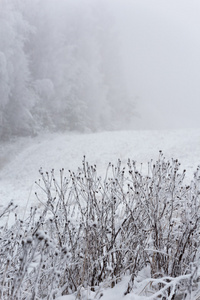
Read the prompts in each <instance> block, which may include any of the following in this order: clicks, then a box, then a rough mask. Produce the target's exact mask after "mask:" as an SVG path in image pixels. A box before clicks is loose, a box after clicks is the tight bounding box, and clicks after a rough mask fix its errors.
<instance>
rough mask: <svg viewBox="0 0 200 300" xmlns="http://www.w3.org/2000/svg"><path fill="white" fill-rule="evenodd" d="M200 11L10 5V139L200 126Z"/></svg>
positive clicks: (2, 80)
mask: <svg viewBox="0 0 200 300" xmlns="http://www.w3.org/2000/svg"><path fill="white" fill-rule="evenodd" d="M199 15H200V4H199V1H197V0H193V1H192V2H191V1H190V2H189V0H162V1H160V0H126V1H124V0H115V1H114V0H110V1H106V0H77V1H72V0H59V1H57V0H37V1H36V0H35V1H32V0H26V1H24V0H17V1H14V0H0V137H1V138H7V137H9V136H11V135H30V134H31V135H35V134H38V133H40V132H41V131H42V130H46V129H47V130H53V131H56V130H68V131H69V130H78V131H83V132H88V131H89V132H90V131H99V130H119V129H129V128H130V129H168V128H169V129H172V128H174V129H176V128H188V127H199V108H200V101H199V99H200V85H199V82H200V59H199V53H200V39H199V31H200V18H199Z"/></svg>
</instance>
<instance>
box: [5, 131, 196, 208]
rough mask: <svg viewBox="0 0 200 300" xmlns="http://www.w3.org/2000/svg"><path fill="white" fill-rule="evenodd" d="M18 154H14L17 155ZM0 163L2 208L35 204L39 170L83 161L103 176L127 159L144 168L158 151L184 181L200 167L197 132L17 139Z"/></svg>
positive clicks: (121, 133) (50, 135) (56, 135)
mask: <svg viewBox="0 0 200 300" xmlns="http://www.w3.org/2000/svg"><path fill="white" fill-rule="evenodd" d="M15 149H16V152H15ZM1 150H2V153H3V154H2V157H1V163H0V205H5V204H6V203H8V202H9V201H10V200H11V199H13V200H14V201H15V203H16V204H18V205H19V206H20V207H25V206H26V203H27V201H28V199H29V204H30V203H32V202H36V200H35V195H34V192H35V190H36V185H35V184H34V182H35V180H37V179H38V178H39V174H38V170H39V168H40V167H42V168H43V169H44V170H45V171H46V170H47V171H50V170H51V169H52V168H54V169H55V171H56V172H59V169H60V168H65V169H66V170H68V169H71V170H74V171H76V169H77V167H78V166H81V162H82V158H83V155H86V159H87V160H88V161H89V163H91V164H93V163H95V164H97V170H98V172H99V173H100V174H102V175H103V174H104V170H105V167H106V166H107V164H108V163H109V161H111V162H113V163H115V162H116V161H117V159H118V158H120V159H121V160H122V163H124V164H125V163H126V161H127V159H128V158H131V159H133V160H136V161H137V162H138V163H141V162H142V163H144V167H145V166H146V164H147V162H148V161H149V160H150V159H157V157H158V152H159V150H162V151H163V153H164V155H165V157H166V158H167V159H170V158H172V157H173V158H178V159H179V161H180V162H181V164H182V168H184V169H186V170H187V178H188V179H189V180H190V179H192V175H193V172H194V171H195V169H196V167H197V165H198V164H200V129H191V130H178V131H121V132H103V133H95V134H93V133H92V134H76V133H66V134H58V133H57V134H44V135H41V136H39V137H36V138H33V139H28V138H27V139H19V140H18V141H16V142H15V143H13V144H12V145H9V146H8V145H6V144H4V145H2V149H1Z"/></svg>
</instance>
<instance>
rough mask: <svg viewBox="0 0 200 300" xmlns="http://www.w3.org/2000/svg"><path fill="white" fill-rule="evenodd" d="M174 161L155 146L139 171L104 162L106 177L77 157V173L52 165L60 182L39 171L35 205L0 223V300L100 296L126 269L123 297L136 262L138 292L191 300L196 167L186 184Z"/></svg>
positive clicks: (197, 225)
mask: <svg viewBox="0 0 200 300" xmlns="http://www.w3.org/2000/svg"><path fill="white" fill-rule="evenodd" d="M179 166H180V163H179V161H178V160H174V159H172V160H171V161H167V160H165V158H164V157H163V154H162V152H160V155H159V159H158V161H156V162H155V163H153V162H150V163H149V165H148V175H142V174H141V173H140V172H139V171H138V170H137V168H136V163H135V162H134V161H130V160H129V161H128V164H127V167H126V168H125V167H123V166H122V164H121V161H120V160H119V161H118V163H117V165H116V166H114V165H112V164H109V166H108V168H107V170H106V175H105V178H101V177H98V174H97V170H96V166H95V165H94V166H91V165H89V164H88V163H87V162H86V161H85V159H84V160H83V165H82V167H81V168H79V169H78V171H77V172H76V173H73V172H71V171H69V174H68V175H66V172H65V171H64V169H62V170H60V179H59V180H57V179H56V178H55V175H54V171H53V170H52V171H51V172H50V173H48V172H46V173H43V171H42V170H40V174H41V180H40V181H39V182H38V183H37V184H38V185H39V186H40V187H41V190H42V192H43V193H42V194H41V195H37V197H38V199H39V201H40V202H41V203H42V204H43V206H44V209H43V210H42V211H38V210H37V209H36V208H32V209H31V211H30V214H29V216H28V218H27V219H26V220H25V221H21V220H20V219H19V218H18V217H17V216H16V221H15V224H14V225H13V226H12V227H11V228H8V226H7V225H6V224H4V223H5V222H4V223H3V222H1V223H2V224H3V225H2V227H1V229H0V299H13V300H14V299H15V300H17V299H20V300H21V299H32V300H33V299H35V300H36V299H49V300H50V299H55V298H56V297H58V296H61V295H65V294H70V293H76V297H77V299H81V297H82V296H81V291H82V289H83V288H89V289H90V290H92V291H95V292H96V294H97V295H96V298H97V299H99V298H100V297H101V291H102V288H103V286H105V285H106V286H110V287H114V286H115V285H116V284H117V283H118V282H119V281H120V280H121V278H122V277H123V276H124V275H130V282H129V284H128V286H127V288H126V290H124V294H127V293H130V292H131V291H132V290H134V288H135V286H136V285H135V284H136V281H135V280H136V278H137V275H138V272H139V271H141V270H143V269H144V268H145V267H149V268H150V271H151V276H150V278H147V279H145V280H144V281H143V282H141V283H140V286H141V289H140V291H139V293H140V295H142V294H143V295H149V299H163V300H164V299H197V297H198V289H199V273H198V267H199V246H200V238H199V237H200V213H199V208H200V172H199V169H197V171H196V173H195V174H194V179H193V180H192V181H191V184H190V185H185V184H184V177H185V170H184V171H183V172H180V171H179ZM13 209H14V205H13V204H12V203H11V204H10V205H9V206H8V208H6V209H5V211H3V212H2V213H1V214H0V217H1V219H2V220H3V218H4V217H5V216H6V215H7V214H9V212H10V211H12V210H13ZM40 209H41V208H40ZM40 209H39V210H40ZM178 297H179V298H178Z"/></svg>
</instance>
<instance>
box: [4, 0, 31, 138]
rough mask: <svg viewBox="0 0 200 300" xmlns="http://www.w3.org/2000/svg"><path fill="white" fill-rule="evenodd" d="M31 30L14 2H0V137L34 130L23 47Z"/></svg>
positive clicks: (25, 56) (26, 63) (27, 69)
mask: <svg viewBox="0 0 200 300" xmlns="http://www.w3.org/2000/svg"><path fill="white" fill-rule="evenodd" d="M29 31H30V27H29V25H28V23H27V22H26V21H25V20H24V18H23V16H22V14H21V13H20V11H17V10H16V7H14V4H13V1H5V0H2V1H1V2H0V95H1V97H0V126H1V127H0V134H1V136H4V135H7V134H10V133H14V134H19V133H21V134H27V133H28V134H29V133H31V132H32V130H33V123H34V122H33V117H32V115H31V113H30V109H31V107H32V106H33V104H34V100H33V93H32V91H31V88H30V72H29V67H28V54H27V53H25V50H24V45H25V42H26V38H27V36H28V34H29Z"/></svg>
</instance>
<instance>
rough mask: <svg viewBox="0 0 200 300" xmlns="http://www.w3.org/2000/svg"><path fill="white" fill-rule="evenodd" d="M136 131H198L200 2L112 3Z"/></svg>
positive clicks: (130, 0)
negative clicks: (137, 115) (135, 115)
mask: <svg viewBox="0 0 200 300" xmlns="http://www.w3.org/2000/svg"><path fill="white" fill-rule="evenodd" d="M113 7H114V13H115V15H116V19H117V20H118V21H119V27H120V30H121V32H122V36H123V37H122V44H123V50H124V52H123V56H124V59H125V69H126V76H127V81H128V82H129V86H130V88H131V91H132V94H133V97H137V98H138V102H137V106H138V111H141V112H140V115H141V119H140V120H137V121H136V122H135V126H136V127H138V128H147V129H154V128H184V127H200V117H199V116H200V1H199V0H121V1H120V0H116V1H113Z"/></svg>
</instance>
